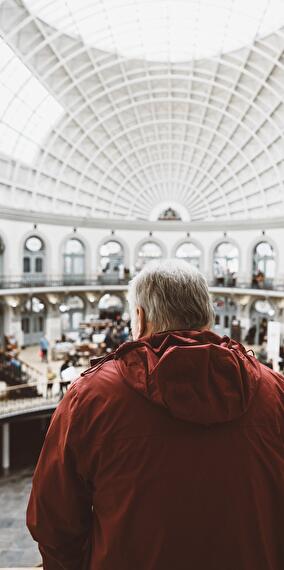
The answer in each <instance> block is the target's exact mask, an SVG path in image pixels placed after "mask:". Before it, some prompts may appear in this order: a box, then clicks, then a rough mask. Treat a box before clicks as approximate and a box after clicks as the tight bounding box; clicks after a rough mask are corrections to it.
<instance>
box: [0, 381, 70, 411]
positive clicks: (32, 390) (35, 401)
mask: <svg viewBox="0 0 284 570" xmlns="http://www.w3.org/2000/svg"><path fill="white" fill-rule="evenodd" d="M46 392H47V384H46V382H44V381H42V382H41V383H38V382H27V383H26V384H18V385H15V386H7V385H6V386H3V385H2V384H1V386H0V420H5V419H6V418H10V417H13V416H19V415H21V414H27V413H33V412H40V411H41V410H43V409H47V408H48V409H49V408H51V409H53V408H55V407H56V406H57V404H58V402H59V401H60V396H59V393H58V392H57V394H56V395H52V396H51V397H47V394H46Z"/></svg>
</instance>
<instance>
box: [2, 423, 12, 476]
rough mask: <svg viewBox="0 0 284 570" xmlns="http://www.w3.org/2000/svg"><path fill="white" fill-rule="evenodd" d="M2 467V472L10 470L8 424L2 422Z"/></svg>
mask: <svg viewBox="0 0 284 570" xmlns="http://www.w3.org/2000/svg"><path fill="white" fill-rule="evenodd" d="M2 469H3V471H4V473H9V470H10V424H9V423H8V422H5V423H4V424H2Z"/></svg>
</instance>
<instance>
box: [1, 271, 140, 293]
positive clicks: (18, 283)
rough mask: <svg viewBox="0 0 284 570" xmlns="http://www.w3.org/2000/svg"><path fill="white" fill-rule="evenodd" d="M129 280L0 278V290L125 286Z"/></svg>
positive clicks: (37, 277) (112, 278)
mask: <svg viewBox="0 0 284 570" xmlns="http://www.w3.org/2000/svg"><path fill="white" fill-rule="evenodd" d="M128 281H129V278H124V279H120V278H119V277H117V276H116V275H107V274H106V275H91V276H90V275H87V276H86V275H60V276H54V275H42V276H9V275H7V276H2V277H0V290H1V289H29V288H33V289H34V288H44V287H47V288H49V287H50V288H52V287H64V286H66V287H76V286H77V287H80V286H82V287H92V286H98V285H127V284H128Z"/></svg>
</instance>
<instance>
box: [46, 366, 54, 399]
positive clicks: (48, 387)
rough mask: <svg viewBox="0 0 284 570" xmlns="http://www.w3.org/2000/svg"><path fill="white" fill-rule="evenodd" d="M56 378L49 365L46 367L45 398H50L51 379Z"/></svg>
mask: <svg viewBox="0 0 284 570" xmlns="http://www.w3.org/2000/svg"><path fill="white" fill-rule="evenodd" d="M55 378H56V374H55V372H54V371H53V370H52V368H51V367H50V366H48V367H47V371H46V379H47V389H46V396H47V398H52V387H53V381H54V380H55Z"/></svg>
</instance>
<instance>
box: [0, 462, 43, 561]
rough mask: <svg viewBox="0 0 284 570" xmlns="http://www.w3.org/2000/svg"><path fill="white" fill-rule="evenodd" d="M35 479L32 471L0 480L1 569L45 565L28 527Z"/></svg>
mask: <svg viewBox="0 0 284 570" xmlns="http://www.w3.org/2000/svg"><path fill="white" fill-rule="evenodd" d="M31 478H32V473H31V471H21V472H20V473H18V474H16V475H9V476H6V477H2V478H0V568H13V567H14V568H15V567H21V568H25V567H26V568H30V567H31V566H38V565H39V564H40V562H41V557H40V554H39V552H38V548H37V544H36V543H35V542H34V541H33V539H32V537H31V536H30V534H29V531H28V530H27V528H26V523H25V517H26V507H27V502H28V497H29V494H30V489H31Z"/></svg>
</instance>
